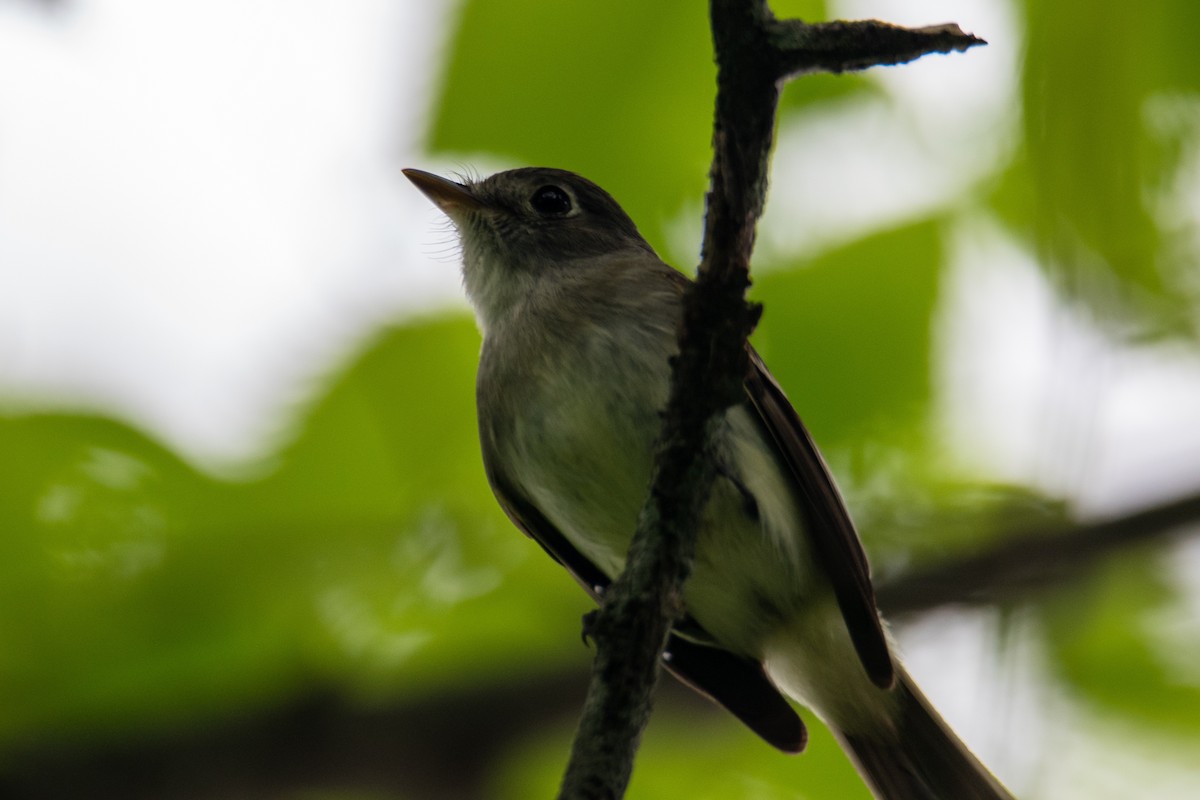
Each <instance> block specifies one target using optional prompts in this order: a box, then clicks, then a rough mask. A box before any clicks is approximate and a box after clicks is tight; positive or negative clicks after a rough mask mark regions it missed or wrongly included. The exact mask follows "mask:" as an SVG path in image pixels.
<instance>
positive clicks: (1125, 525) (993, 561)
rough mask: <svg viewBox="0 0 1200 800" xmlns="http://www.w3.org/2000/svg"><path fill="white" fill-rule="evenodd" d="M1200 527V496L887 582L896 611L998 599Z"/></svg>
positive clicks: (886, 603) (1019, 539) (1000, 544)
mask: <svg viewBox="0 0 1200 800" xmlns="http://www.w3.org/2000/svg"><path fill="white" fill-rule="evenodd" d="M1197 532H1200V494H1193V495H1190V496H1188V497H1183V498H1180V499H1178V500H1174V501H1172V502H1169V503H1164V504H1162V505H1159V506H1153V507H1151V508H1147V509H1142V510H1139V511H1135V512H1133V513H1130V514H1127V515H1125V516H1121V517H1113V518H1111V519H1106V520H1101V521H1099V522H1088V523H1083V524H1080V525H1078V526H1076V527H1072V528H1051V529H1045V530H1040V531H1031V532H1022V533H1019V534H1014V535H1012V536H1008V537H1003V538H1001V539H1000V540H999V541H997V542H996V543H995V544H994V545H992V546H991V547H990V548H988V549H986V550H982V551H980V552H977V553H974V554H972V555H969V556H965V557H963V558H955V559H951V560H949V561H946V562H944V563H941V564H936V565H933V566H930V567H926V568H923V569H917V570H914V571H912V572H909V573H906V574H904V575H902V576H900V577H899V578H897V579H896V580H894V581H892V582H890V583H887V584H884V585H881V586H879V587H878V590H877V597H878V600H879V606H880V608H882V609H883V610H884V612H885V613H886V614H888V615H889V616H890V617H893V618H894V617H899V616H901V615H904V614H916V613H920V612H922V611H928V610H929V609H931V608H934V607H936V606H941V605H948V604H952V603H953V604H960V605H961V604H984V603H999V602H1003V601H1006V600H1014V599H1020V598H1021V597H1022V596H1024V595H1026V594H1028V593H1030V592H1032V591H1034V590H1037V589H1043V588H1046V587H1050V586H1057V585H1059V584H1060V583H1061V582H1062V581H1064V580H1065V579H1068V578H1070V577H1071V576H1073V575H1077V574H1079V573H1081V572H1084V571H1086V570H1088V569H1090V568H1091V567H1093V566H1094V565H1095V564H1096V562H1097V561H1099V560H1101V559H1104V558H1109V557H1111V556H1113V555H1115V554H1116V553H1118V552H1120V551H1123V550H1126V549H1128V548H1131V547H1136V546H1138V545H1142V544H1148V543H1151V542H1160V541H1163V540H1165V539H1168V538H1170V537H1173V536H1182V535H1186V534H1195V533H1197Z"/></svg>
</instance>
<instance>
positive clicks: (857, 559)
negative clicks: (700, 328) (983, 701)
mask: <svg viewBox="0 0 1200 800" xmlns="http://www.w3.org/2000/svg"><path fill="white" fill-rule="evenodd" d="M749 351H750V369H749V371H748V373H747V376H746V394H747V396H748V398H749V401H750V405H751V406H752V407H753V408H754V410H755V411H756V412H757V415H758V418H759V420H760V421H761V422H762V425H763V427H764V429H765V430H766V432H767V434H768V435H769V436H770V437H771V439H772V440H773V441H774V442H775V445H776V447H777V448H778V451H779V452H780V453H781V454H782V455H783V457H784V460H785V461H786V462H787V465H788V468H789V469H790V470H791V473H792V477H793V478H794V479H795V480H794V483H795V486H796V488H797V494H798V495H799V498H800V500H801V505H802V507H803V509H804V513H805V517H806V519H805V520H804V522H805V525H804V530H805V531H806V533H807V534H808V536H809V539H810V540H811V543H812V547H813V551H814V553H815V554H816V557H817V558H818V559H819V560H820V562H821V566H822V567H823V568H824V570H825V573H826V575H827V576H828V578H829V581H830V583H831V584H832V585H833V590H834V594H835V595H836V597H837V601H838V606H839V607H840V608H841V611H842V617H843V618H844V619H845V620H846V627H847V628H848V629H849V631H850V638H851V640H852V641H853V642H854V648H855V650H856V651H857V652H858V657H859V660H861V661H862V664H863V667H865V668H866V671H867V674H868V675H869V676H870V678H871V681H872V682H874V683H875V684H876V685H878V686H880V687H884V688H888V687H891V686H892V685H893V684H894V683H895V680H896V671H895V667H894V665H893V664H892V658H891V654H890V653H889V651H888V643H887V637H886V636H884V633H883V625H882V623H881V622H880V621H879V612H878V610H877V609H876V605H875V591H874V589H872V588H871V575H870V567H869V566H868V565H867V557H866V554H865V553H863V549H862V544H861V542H859V540H858V533H857V532H856V531H855V530H854V523H853V522H851V521H850V515H849V513H847V511H846V506H845V503H843V502H842V497H841V494H839V492H838V490H837V486H836V485H835V484H834V482H833V477H832V476H831V475H830V473H829V468H828V467H827V466H826V465H825V459H823V458H822V457H821V453H820V451H819V450H817V446H816V444H815V443H814V442H813V440H812V436H810V435H809V433H808V430H807V429H805V427H804V423H803V422H801V421H800V417H799V415H797V414H796V410H795V409H794V408H793V407H792V404H791V403H790V402H788V399H787V396H786V395H784V393H783V389H782V388H781V387H780V386H779V383H778V382H777V381H776V380H775V378H774V377H773V376H772V375H771V373H770V372H769V371H768V370H767V366H766V364H764V363H763V360H762V358H761V357H760V356H759V355H758V353H756V352H755V351H754V349H753V348H749Z"/></svg>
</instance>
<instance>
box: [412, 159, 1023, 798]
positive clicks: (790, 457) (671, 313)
mask: <svg viewBox="0 0 1200 800" xmlns="http://www.w3.org/2000/svg"><path fill="white" fill-rule="evenodd" d="M403 172H404V175H405V176H406V177H407V178H408V179H409V180H410V181H411V182H412V183H413V184H414V185H415V186H416V188H417V189H419V190H420V191H421V192H422V193H423V194H424V195H426V196H427V197H428V198H429V199H430V200H431V201H432V202H433V203H434V204H435V205H436V206H437V207H438V208H439V209H440V210H441V211H442V212H443V213H445V215H446V216H447V217H449V219H450V221H451V222H452V223H453V225H454V228H455V230H456V232H457V235H458V239H459V244H460V245H461V254H462V279H463V286H464V289H465V292H466V295H467V299H468V301H469V302H470V304H471V306H472V308H473V310H474V312H475V316H476V321H477V324H478V326H479V329H480V331H481V333H482V337H483V342H482V347H481V350H480V357H479V368H478V373H477V378H476V407H477V416H478V425H479V438H480V449H481V452H482V457H483V464H484V470H485V473H486V475H487V479H488V482H489V484H490V486H491V489H492V491H493V493H494V495H495V497H496V499H497V501H498V502H499V504H500V506H501V507H502V508H503V510H504V512H505V513H506V514H507V516H508V517H509V518H510V519H511V520H512V522H513V523H514V524H515V525H516V527H517V528H519V529H520V530H522V531H524V532H525V533H526V534H527V535H529V536H530V537H531V538H532V539H533V540H534V541H536V542H537V543H538V544H539V545H540V546H541V547H542V549H544V550H545V551H546V552H547V553H548V554H549V555H550V556H551V557H552V558H553V559H554V560H555V561H557V562H558V563H559V564H561V565H562V566H563V567H565V568H566V570H567V571H568V572H569V573H570V574H571V575H572V576H573V577H574V578H575V579H576V580H577V581H578V582H579V584H580V585H581V586H582V587H583V588H584V590H585V591H587V592H588V593H589V594H590V595H591V596H592V598H593V599H595V600H597V601H598V602H599V601H602V599H603V595H604V593H605V591H606V590H607V588H608V586H609V585H610V584H611V583H612V582H613V581H614V580H615V579H616V578H617V577H618V576H619V575H620V573H621V570H622V568H623V566H624V562H625V555H626V552H627V550H628V547H629V543H630V541H631V539H632V536H633V532H634V530H635V529H636V525H637V518H638V513H639V510H640V508H641V506H642V505H643V503H644V501H645V498H646V495H647V494H648V491H649V483H650V477H651V471H652V467H653V453H654V446H655V440H656V437H657V435H658V430H659V426H660V424H661V412H662V410H663V409H664V408H665V406H666V402H667V397H668V393H669V389H670V373H671V366H670V363H671V359H672V357H673V356H674V355H675V354H676V353H677V352H678V341H677V335H678V334H677V330H678V326H679V320H680V318H681V315H682V307H683V306H682V303H683V296H684V292H685V291H686V289H687V288H688V286H689V283H690V281H691V279H690V278H688V277H687V276H685V275H684V274H683V273H681V272H679V271H678V270H676V269H675V268H674V267H671V266H670V265H668V264H666V263H665V262H664V261H663V260H662V259H661V258H660V257H659V256H658V254H657V253H656V252H655V251H654V249H653V247H651V245H650V244H649V243H648V242H647V241H646V239H645V238H644V237H643V236H642V235H641V233H640V232H639V231H638V228H637V226H636V224H635V223H634V222H633V220H632V219H631V218H630V217H629V215H628V214H627V213H626V212H625V211H624V210H623V209H622V208H621V206H620V205H619V204H618V203H617V201H616V200H614V199H613V198H612V197H611V196H610V195H609V194H608V193H607V192H606V191H604V190H603V189H602V188H600V187H599V186H598V185H596V184H595V183H593V182H592V181H590V180H588V179H586V178H584V177H582V176H580V175H577V174H575V173H573V172H569V171H567V170H562V169H555V168H550V167H523V168H518V169H512V170H506V171H502V172H498V173H496V174H494V175H491V176H489V177H486V178H480V179H470V178H462V179H460V181H455V180H450V179H448V178H443V177H441V176H438V175H435V174H433V173H430V172H426V171H422V170H418V169H405V170H403ZM746 347H747V364H748V368H747V370H746V374H745V377H744V381H743V386H744V394H743V396H742V398H741V400H740V402H738V403H737V404H735V405H734V406H732V407H731V408H729V409H728V410H726V411H725V412H724V413H723V414H722V415H721V417H720V418H719V420H718V422H717V424H716V425H715V426H714V433H713V437H714V449H713V459H714V462H715V464H714V466H715V472H716V478H715V480H714V482H713V485H712V488H711V490H710V493H709V496H708V498H707V499H706V501H705V504H704V510H703V512H702V514H701V521H700V523H699V529H698V530H697V531H696V550H695V556H694V563H693V569H692V572H691V575H690V577H689V578H688V579H687V581H686V583H685V584H684V587H683V592H682V604H683V614H682V616H681V617H680V619H679V620H677V621H676V622H675V623H674V626H673V627H672V630H671V632H670V634H669V636H668V640H667V643H666V646H665V649H664V654H663V664H664V666H665V667H666V668H667V669H668V670H669V671H670V672H672V673H673V674H674V675H675V676H676V677H678V678H679V679H680V680H682V681H683V682H684V683H685V684H688V685H690V686H691V687H693V688H694V689H696V690H697V691H699V692H700V693H702V694H704V695H706V696H708V697H709V698H710V699H712V700H714V701H716V703H718V704H719V705H721V706H723V707H725V708H726V709H727V710H729V711H730V712H731V713H732V714H733V715H734V716H736V717H737V718H738V719H740V720H741V721H742V722H743V723H744V724H746V725H747V726H748V727H749V728H750V729H751V730H752V731H754V732H755V733H756V734H758V735H759V736H760V737H761V738H763V739H764V740H765V741H766V742H768V743H770V744H771V745H773V746H775V747H776V748H778V749H779V750H781V751H784V752H788V753H792V752H799V751H800V750H802V749H803V748H804V746H805V743H806V739H807V733H806V729H805V726H804V723H803V722H802V720H801V718H800V717H799V715H798V714H797V712H796V711H795V709H794V708H793V706H792V704H791V703H790V702H789V701H788V699H786V698H791V700H794V701H796V702H798V703H799V704H800V705H802V706H805V707H807V708H808V709H810V710H811V711H812V712H813V713H814V714H815V715H816V716H817V717H818V718H820V719H821V720H822V721H823V722H824V723H825V724H826V725H827V726H828V727H829V729H830V730H831V731H832V732H833V734H834V736H835V737H836V739H837V740H838V742H839V743H840V744H841V746H842V747H843V749H844V750H845V751H846V753H847V754H848V756H849V757H850V760H851V761H852V762H853V763H854V765H855V766H856V768H857V769H858V771H859V773H860V774H861V776H862V777H863V779H864V781H865V783H866V784H867V786H868V787H869V788H870V790H871V791H872V792H873V794H874V795H875V797H877V798H880V800H1011V799H1012V795H1011V794H1010V793H1009V792H1008V790H1007V789H1005V788H1004V786H1003V785H1002V784H1001V783H1000V782H999V781H998V780H997V779H996V778H995V777H994V776H993V775H992V774H991V773H990V772H989V771H988V769H987V768H986V767H985V766H984V765H983V764H982V763H981V762H980V761H979V760H978V759H977V758H976V757H975V756H974V755H973V754H972V753H971V752H970V750H969V749H968V748H967V747H966V746H965V745H964V744H963V743H962V742H961V741H960V740H959V739H958V737H957V736H956V735H955V734H954V733H953V732H952V731H951V729H950V728H949V726H948V725H947V724H946V723H945V722H944V721H943V720H942V718H941V717H940V716H939V714H938V713H937V711H936V710H934V708H933V706H932V705H931V704H930V703H929V701H928V700H927V699H926V698H925V696H924V695H923V694H922V693H921V691H920V689H919V688H918V687H917V685H916V684H915V682H914V681H913V680H912V678H911V677H910V676H909V674H908V673H907V672H906V671H905V669H904V667H903V665H902V664H901V663H900V662H899V660H898V659H897V657H896V654H895V648H894V645H893V642H892V639H891V637H890V634H889V633H888V630H887V627H886V625H885V623H884V622H883V620H882V619H881V616H880V614H879V611H878V608H877V606H876V602H875V594H874V589H873V588H872V584H871V578H870V569H869V565H868V562H867V558H866V555H865V553H864V550H863V547H862V544H861V542H860V540H859V537H858V534H857V531H856V529H855V527H854V524H853V522H852V521H851V518H850V515H849V513H848V511H847V509H846V505H845V503H844V501H843V499H842V497H841V495H840V493H839V491H838V488H837V485H836V483H835V481H834V479H833V477H832V474H831V472H830V470H829V468H828V466H827V465H826V463H825V461H824V459H823V457H822V456H821V453H820V451H819V450H818V449H817V446H816V444H815V443H814V441H813V438H812V436H811V435H810V434H809V432H808V430H807V429H806V428H805V426H804V424H803V423H802V421H801V419H800V417H799V415H798V414H797V412H796V411H795V409H794V407H793V405H792V404H791V402H790V401H789V400H788V398H787V396H786V395H785V393H784V391H783V389H782V387H781V386H780V384H779V382H778V381H776V379H775V378H774V377H773V376H772V375H771V373H770V372H769V371H768V369H767V367H766V365H765V364H764V362H763V360H762V358H761V357H760V356H759V354H758V353H757V352H756V351H755V350H754V348H753V347H752V346H750V345H749V344H747V345H746Z"/></svg>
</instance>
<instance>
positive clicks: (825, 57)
mask: <svg viewBox="0 0 1200 800" xmlns="http://www.w3.org/2000/svg"><path fill="white" fill-rule="evenodd" d="M771 40H772V43H773V45H774V46H775V47H776V48H777V50H778V53H779V63H780V66H779V69H780V71H781V73H782V74H783V75H787V76H795V75H802V74H804V73H806V72H848V71H850V70H859V69H867V68H868V67H878V66H890V65H893V64H903V63H905V62H908V61H913V60H914V59H918V58H920V57H921V56H925V55H929V54H930V53H950V52H963V51H965V50H968V49H970V48H972V47H976V46H978V45H981V44H987V42H985V41H984V40H983V39H980V38H979V37H978V36H976V35H974V34H971V33H963V30H962V28H960V27H958V26H957V25H955V24H954V23H947V24H945V25H930V26H929V27H926V28H902V27H900V26H899V25H892V24H890V23H887V22H880V21H879V20H875V19H869V20H864V21H862V22H841V21H838V22H822V23H817V24H815V25H806V24H805V23H803V22H800V21H799V20H794V19H793V20H784V21H782V22H780V21H776V22H775V23H774V24H773V25H772V27H771Z"/></svg>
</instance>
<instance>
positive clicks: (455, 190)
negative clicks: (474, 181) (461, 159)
mask: <svg viewBox="0 0 1200 800" xmlns="http://www.w3.org/2000/svg"><path fill="white" fill-rule="evenodd" d="M401 172H403V173H404V177H406V178H408V179H409V180H410V181H412V182H413V185H414V186H416V187H417V188H418V189H420V190H421V192H422V194H424V195H425V196H426V197H428V198H429V199H430V200H432V201H433V202H434V204H435V205H436V206H437V207H438V208H440V209H441V210H442V211H444V212H445V213H446V216H448V217H450V219H452V220H454V221H456V222H457V221H458V219H459V218H460V217H461V216H462V215H463V213H465V212H468V211H476V210H478V209H481V208H483V203H481V202H480V201H479V200H478V199H477V198H476V197H475V195H474V194H472V192H471V189H470V187H468V186H463V185H462V184H461V183H455V182H454V181H451V180H446V179H445V178H443V177H441V176H439V175H434V174H433V173H432V172H426V171H425V170H421V169H405V170H401Z"/></svg>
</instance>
